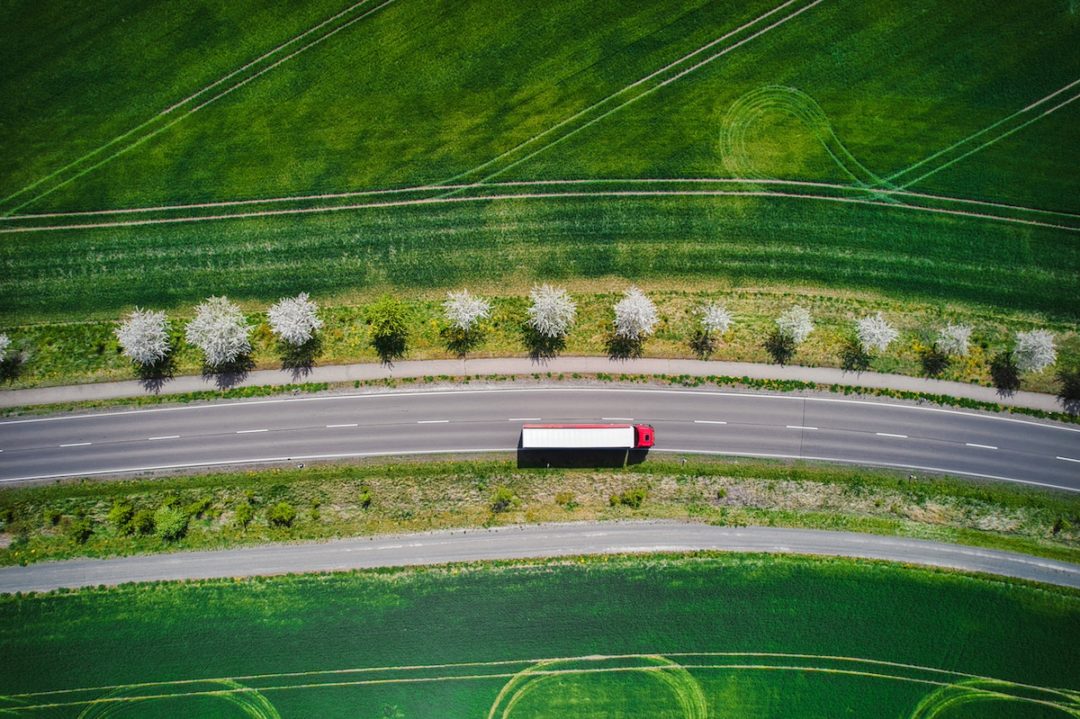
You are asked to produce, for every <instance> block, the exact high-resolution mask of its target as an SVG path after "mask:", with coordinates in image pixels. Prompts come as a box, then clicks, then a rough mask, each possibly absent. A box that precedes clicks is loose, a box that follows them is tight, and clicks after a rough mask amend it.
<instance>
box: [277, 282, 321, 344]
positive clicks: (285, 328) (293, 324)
mask: <svg viewBox="0 0 1080 719" xmlns="http://www.w3.org/2000/svg"><path fill="white" fill-rule="evenodd" d="M318 313H319V305H317V304H316V303H315V302H313V301H312V300H311V299H309V298H308V294H307V292H301V293H300V294H298V295H297V296H296V297H282V298H281V299H280V300H278V301H277V303H276V304H274V305H273V306H271V307H270V310H269V311H268V312H267V313H266V314H267V316H268V317H269V318H270V329H271V330H273V331H274V334H275V335H277V336H278V337H280V338H281V339H282V340H283V341H285V342H287V343H288V344H291V345H293V346H294V347H300V346H301V345H304V344H306V343H307V342H308V340H310V339H311V338H312V337H314V336H315V332H316V331H317V330H319V329H320V328H321V327H322V326H323V321H322V320H321V319H319V314H318Z"/></svg>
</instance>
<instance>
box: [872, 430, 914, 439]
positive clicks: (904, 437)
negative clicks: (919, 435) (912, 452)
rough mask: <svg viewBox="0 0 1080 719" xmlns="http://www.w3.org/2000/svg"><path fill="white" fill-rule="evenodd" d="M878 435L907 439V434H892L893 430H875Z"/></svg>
mask: <svg viewBox="0 0 1080 719" xmlns="http://www.w3.org/2000/svg"><path fill="white" fill-rule="evenodd" d="M874 434H876V435H877V436H878V437H895V438H896V439H907V438H908V436H907V435H906V434H892V433H891V432H874Z"/></svg>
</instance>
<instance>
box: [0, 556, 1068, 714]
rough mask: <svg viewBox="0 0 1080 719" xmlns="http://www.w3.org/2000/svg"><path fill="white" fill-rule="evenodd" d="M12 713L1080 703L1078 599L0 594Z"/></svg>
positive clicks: (617, 581)
mask: <svg viewBox="0 0 1080 719" xmlns="http://www.w3.org/2000/svg"><path fill="white" fill-rule="evenodd" d="M0 619H2V621H0V648H2V649H3V651H4V655H5V657H7V658H8V659H9V661H10V663H9V664H8V669H7V670H6V671H5V672H4V674H3V677H0V694H3V695H4V700H3V701H4V707H6V708H8V709H9V710H10V711H11V712H12V713H13V714H14V715H16V716H26V717H61V716H71V717H87V718H89V717H98V718H100V717H133V716H139V717H159V716H160V717H165V716H180V715H183V716H191V717H196V716H199V717H201V716H216V717H229V716H236V717H248V718H249V719H264V718H276V717H283V718H284V717H308V716H320V717H363V718H367V717H371V718H372V719H375V718H376V717H408V718H410V719H413V718H415V717H444V718H448V717H476V718H477V719H484V718H488V719H495V718H496V717H498V718H500V719H505V718H516V719H522V718H537V717H565V716H575V717H650V718H651V717H665V718H667V717H671V718H678V719H704V718H705V717H785V718H786V717H824V716H846V715H852V716H886V717H899V718H900V719H908V718H910V719H973V718H974V717H991V718H997V717H1001V718H1004V717H1020V718H1022V719H1028V718H1032V719H1035V718H1038V719H1043V718H1053V717H1066V718H1067V717H1075V716H1077V715H1080V704H1078V694H1077V685H1076V676H1075V671H1074V669H1075V666H1076V662H1077V659H1078V657H1077V649H1076V647H1077V641H1076V640H1077V638H1078V636H1080V603H1078V596H1077V595H1076V593H1075V592H1069V591H1066V590H1059V589H1052V588H1048V587H1035V586H1031V585H1020V584H1012V583H1008V582H1002V581H996V580H990V579H984V578H974V577H968V576H960V575H952V574H943V573H934V572H928V571H923V570H915V569H910V568H903V567H899V566H896V565H885V564H870V563H862V562H848V561H840V560H809V559H798V558H765V557H740V556H714V557H706V556H700V557H697V558H673V557H668V558H664V557H653V558H649V559H640V558H639V559H626V558H623V559H615V558H609V559H606V560H595V561H569V562H560V563H539V564H504V565H474V566H469V567H454V568H446V569H421V570H409V571H396V570H395V571H381V572H370V573H363V574H351V575H337V576H307V577H289V578H281V579H268V580H254V581H244V582H209V583H204V584H198V585H190V586H182V585H154V586H143V587H138V588H136V587H129V588H121V589H116V590H91V591H83V592H78V593H68V594H60V595H51V596H41V597H14V598H13V597H5V598H4V599H3V600H0Z"/></svg>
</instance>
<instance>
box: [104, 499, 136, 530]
mask: <svg viewBox="0 0 1080 719" xmlns="http://www.w3.org/2000/svg"><path fill="white" fill-rule="evenodd" d="M134 516H135V507H133V506H132V505H131V503H130V502H123V501H120V500H117V501H115V502H113V506H112V509H110V510H109V524H111V525H112V526H113V527H114V528H115V529H116V531H118V532H124V533H125V534H126V533H128V532H130V531H131V520H132V518H133V517H134Z"/></svg>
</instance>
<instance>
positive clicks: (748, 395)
mask: <svg viewBox="0 0 1080 719" xmlns="http://www.w3.org/2000/svg"><path fill="white" fill-rule="evenodd" d="M521 392H575V393H579V392H614V393H622V394H683V395H692V396H706V397H741V398H744V399H773V400H786V401H789V402H791V401H795V402H824V403H829V404H854V405H864V406H869V407H888V408H889V409H901V410H912V411H917V412H936V413H939V414H954V415H960V416H961V417H970V418H972V419H985V420H993V421H996V422H1012V423H1014V424H1026V425H1030V426H1032V427H1041V428H1043V429H1054V430H1061V431H1064V432H1078V433H1080V427H1066V426H1064V425H1061V424H1049V423H1046V422H1033V421H1031V420H1028V419H1017V418H1015V417H1002V416H1000V415H996V414H979V413H977V412H964V411H961V410H956V409H946V408H944V407H922V406H918V405H911V404H893V403H891V402H871V401H868V400H859V399H840V398H836V397H799V396H795V395H783V394H765V393H758V392H710V391H707V390H687V389H643V388H633V387H603V388H597V387H517V388H503V387H499V388H496V389H448V390H409V391H404V392H400V391H399V392H371V393H362V394H361V393H357V394H338V395H320V396H314V397H288V398H282V399H262V400H254V401H243V402H222V403H218V404H202V405H187V404H185V405H181V406H178V407H155V408H153V409H131V410H126V411H122V412H98V413H94V414H76V415H63V416H55V417H34V418H33V419H13V420H7V421H4V422H0V427H3V426H5V425H9V424H30V423H34V422H58V421H63V420H79V419H94V418H96V417H118V416H126V415H135V414H149V413H152V412H182V411H190V410H203V409H228V408H230V407H254V406H258V405H264V404H284V403H286V402H328V401H340V400H357V399H373V398H387V397H390V398H397V397H417V396H432V397H437V396H442V395H450V394H461V395H464V394H500V393H501V394H510V393H521Z"/></svg>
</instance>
